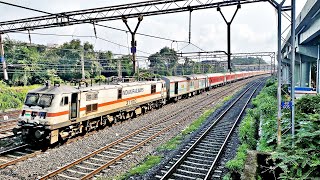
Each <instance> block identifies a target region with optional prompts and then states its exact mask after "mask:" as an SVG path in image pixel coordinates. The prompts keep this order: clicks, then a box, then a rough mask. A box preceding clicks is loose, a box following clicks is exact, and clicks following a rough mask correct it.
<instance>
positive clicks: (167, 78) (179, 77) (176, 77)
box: [162, 76, 187, 82]
mask: <svg viewBox="0 0 320 180" xmlns="http://www.w3.org/2000/svg"><path fill="white" fill-rule="evenodd" d="M162 79H164V80H168V81H170V82H177V81H185V80H187V78H186V77H183V76H163V77H162Z"/></svg>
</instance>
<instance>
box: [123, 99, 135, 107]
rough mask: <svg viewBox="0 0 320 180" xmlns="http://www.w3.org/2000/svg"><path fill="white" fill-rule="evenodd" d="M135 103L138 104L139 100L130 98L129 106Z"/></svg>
mask: <svg viewBox="0 0 320 180" xmlns="http://www.w3.org/2000/svg"><path fill="white" fill-rule="evenodd" d="M133 104H137V100H136V99H133V100H130V101H127V104H126V105H127V106H130V105H133Z"/></svg>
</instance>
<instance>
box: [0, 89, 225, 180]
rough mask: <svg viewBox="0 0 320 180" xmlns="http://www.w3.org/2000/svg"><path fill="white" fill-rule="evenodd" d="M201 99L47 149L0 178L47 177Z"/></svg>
mask: <svg viewBox="0 0 320 180" xmlns="http://www.w3.org/2000/svg"><path fill="white" fill-rule="evenodd" d="M222 88H223V87H222ZM203 96H206V95H205V94H203V95H200V96H196V97H193V98H190V99H186V100H181V101H179V102H178V103H174V104H169V105H166V106H164V107H163V108H161V109H159V110H153V111H151V112H149V113H148V114H146V115H143V116H140V117H138V118H135V119H132V120H128V121H125V122H124V123H121V124H118V125H116V126H112V127H108V128H105V129H103V130H100V131H99V132H97V133H94V134H92V135H90V136H87V137H84V138H82V139H80V140H77V141H76V142H72V143H70V144H65V145H63V146H61V147H57V148H53V149H49V150H47V151H46V152H45V153H42V154H40V155H38V156H36V157H34V158H30V159H28V160H26V161H23V162H20V163H18V164H16V165H13V166H9V167H7V168H5V169H3V170H0V179H6V180H9V179H36V178H37V177H39V176H42V175H45V174H47V173H48V172H49V171H53V170H55V169H57V167H61V166H63V165H65V164H66V163H70V162H72V161H74V160H76V159H78V158H81V157H82V156H84V155H87V154H88V153H90V152H92V151H94V150H96V149H98V148H100V147H102V146H105V145H106V144H108V143H111V142H112V141H114V140H116V139H118V138H120V137H123V136H125V135H127V134H129V133H130V132H132V131H134V130H137V129H138V128H141V127H143V126H145V125H147V124H150V122H153V121H156V120H158V119H159V116H162V115H166V114H168V113H171V112H173V111H176V110H177V109H178V108H181V107H184V106H185V104H186V103H187V102H194V101H196V100H197V99H199V98H201V97H203ZM200 115H201V112H199V113H196V114H194V116H193V117H190V119H189V120H187V121H185V122H184V123H181V124H179V125H177V126H176V127H175V128H173V129H171V130H170V131H168V132H167V133H166V134H165V135H162V136H161V138H157V139H156V140H153V141H152V142H151V143H149V146H145V147H143V148H141V149H139V150H138V151H137V152H135V153H134V154H131V155H130V156H129V157H127V158H126V159H124V160H122V162H123V163H121V164H120V165H117V166H116V167H115V168H113V169H112V171H110V172H112V173H109V171H107V174H104V175H108V176H109V177H110V176H112V175H116V174H118V173H123V172H125V171H126V170H128V169H129V168H130V167H131V166H133V165H135V164H137V163H138V162H140V161H141V160H143V159H144V158H145V156H146V155H147V154H150V153H152V152H153V151H154V150H155V148H156V147H158V146H159V145H160V144H162V143H164V142H166V141H167V140H169V139H170V138H172V137H174V136H175V135H177V134H178V133H179V132H180V131H181V130H183V129H184V128H186V127H187V125H189V124H190V123H191V122H192V121H193V120H194V119H195V118H197V117H199V116H200ZM137 122H139V123H137Z"/></svg>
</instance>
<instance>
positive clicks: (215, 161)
mask: <svg viewBox="0 0 320 180" xmlns="http://www.w3.org/2000/svg"><path fill="white" fill-rule="evenodd" d="M261 84H262V82H260V83H259V85H258V86H257V87H256V88H255V89H254V90H253V92H252V93H251V95H250V97H249V98H248V100H247V102H246V104H245V105H244V106H243V108H242V110H241V112H240V113H239V115H238V117H237V119H236V121H235V122H234V124H233V126H232V128H231V129H230V131H229V133H228V135H227V137H226V139H225V140H224V142H223V144H222V146H221V148H220V150H219V152H218V154H217V156H216V157H215V159H214V161H213V163H212V165H211V167H210V169H209V170H208V173H207V175H206V177H205V178H204V180H207V179H209V178H210V176H211V174H212V172H213V171H214V167H215V166H216V164H217V162H218V159H219V158H220V156H221V154H222V152H223V149H224V147H225V146H226V145H227V143H228V140H229V138H230V136H231V134H232V132H233V130H234V129H235V127H236V125H237V123H238V122H239V120H240V119H241V116H242V115H243V113H244V111H245V110H246V107H247V106H248V104H249V103H250V100H251V99H252V97H253V95H254V93H255V92H256V91H257V89H258V88H259V87H260V86H261Z"/></svg>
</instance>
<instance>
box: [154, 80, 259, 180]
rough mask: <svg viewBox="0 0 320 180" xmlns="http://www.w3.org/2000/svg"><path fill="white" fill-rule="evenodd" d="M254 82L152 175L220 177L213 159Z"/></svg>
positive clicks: (201, 177) (246, 99)
mask: <svg viewBox="0 0 320 180" xmlns="http://www.w3.org/2000/svg"><path fill="white" fill-rule="evenodd" d="M260 85H261V82H260V83H259V84H254V85H252V86H250V87H249V88H248V89H247V90H246V91H244V92H243V93H242V94H241V95H240V96H239V97H238V98H237V99H236V100H235V101H234V102H233V103H232V104H231V105H230V106H229V107H228V108H227V109H226V110H225V111H224V112H223V113H222V114H221V115H220V116H219V117H218V118H217V119H215V120H214V121H213V123H212V124H211V125H210V126H209V127H208V128H207V129H205V130H203V131H202V132H201V133H200V134H199V135H198V136H196V138H195V139H194V140H191V142H190V143H189V144H188V146H187V147H186V148H185V149H184V150H183V151H182V152H181V153H180V154H179V155H177V156H176V157H175V158H173V160H172V161H171V162H169V164H168V165H167V166H166V167H164V169H162V170H161V172H159V174H158V175H156V178H158V179H161V180H166V179H221V177H220V174H221V173H222V171H220V170H219V169H217V168H218V167H217V163H218V160H219V157H220V155H221V154H222V152H223V150H224V147H225V146H226V144H227V142H228V139H229V137H230V136H231V134H232V132H233V130H234V128H235V127H236V125H237V123H238V121H239V120H240V118H241V116H242V114H243V113H244V111H245V109H246V106H247V105H248V104H249V102H250V100H251V98H252V97H253V95H254V93H255V92H256V90H257V89H258V88H259V86H260Z"/></svg>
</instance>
